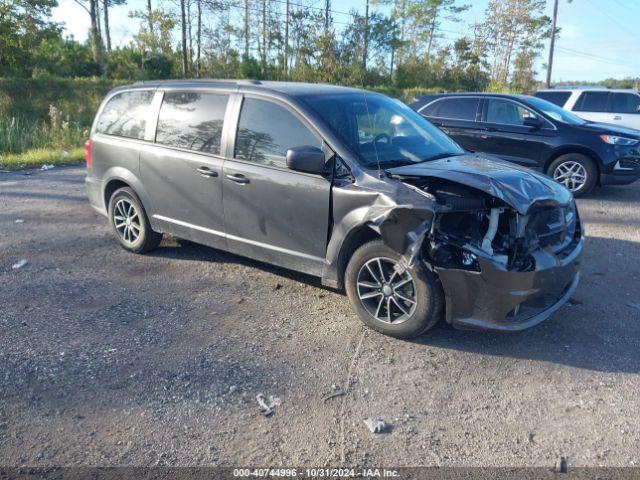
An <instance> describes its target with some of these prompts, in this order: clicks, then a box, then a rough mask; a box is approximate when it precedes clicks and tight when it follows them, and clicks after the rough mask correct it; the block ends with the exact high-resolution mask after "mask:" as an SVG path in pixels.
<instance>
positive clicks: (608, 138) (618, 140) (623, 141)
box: [600, 135, 640, 146]
mask: <svg viewBox="0 0 640 480" xmlns="http://www.w3.org/2000/svg"><path fill="white" fill-rule="evenodd" d="M600 138H601V139H602V140H603V141H605V142H607V143H610V144H611V145H624V146H628V145H635V144H636V143H638V142H639V141H640V140H636V139H635V138H626V137H618V136H616V135H600Z"/></svg>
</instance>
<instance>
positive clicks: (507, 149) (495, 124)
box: [480, 98, 554, 168]
mask: <svg viewBox="0 0 640 480" xmlns="http://www.w3.org/2000/svg"><path fill="white" fill-rule="evenodd" d="M527 117H536V118H540V117H539V116H537V115H536V114H535V113H534V112H533V111H531V110H529V109H528V108H525V107H524V106H522V105H521V104H519V103H516V102H513V101H511V100H508V99H504V98H487V99H486V100H485V105H484V108H483V114H482V118H483V133H482V135H481V137H480V138H481V147H480V151H482V152H486V153H490V154H493V155H496V156H498V157H500V158H503V159H504V160H508V161H510V162H514V163H517V164H519V165H523V166H525V167H530V168H540V167H541V166H542V165H540V159H541V157H542V153H543V151H544V149H545V148H546V143H547V140H548V137H549V136H551V135H553V134H554V130H553V126H552V125H550V124H548V122H546V121H545V120H544V119H540V120H541V121H542V122H543V123H542V125H541V127H539V128H538V127H535V128H534V127H529V126H526V125H524V119H525V118H527Z"/></svg>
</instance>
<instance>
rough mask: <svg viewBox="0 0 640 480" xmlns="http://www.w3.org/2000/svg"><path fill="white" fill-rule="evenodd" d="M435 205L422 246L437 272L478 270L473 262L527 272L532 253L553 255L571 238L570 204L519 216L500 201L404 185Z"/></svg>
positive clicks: (445, 186)
mask: <svg viewBox="0 0 640 480" xmlns="http://www.w3.org/2000/svg"><path fill="white" fill-rule="evenodd" d="M404 182H405V183H407V184H409V185H411V186H413V187H416V188H417V189H420V193H421V194H422V195H425V196H428V197H429V198H431V199H432V200H433V202H434V203H435V208H434V217H433V221H432V222H431V226H430V230H429V233H428V234H427V236H426V237H427V240H426V241H425V242H424V245H423V255H424V257H425V258H424V259H425V260H426V262H427V263H428V264H431V265H433V266H435V267H439V268H463V269H468V270H479V265H478V261H477V260H478V257H484V258H487V259H492V260H493V261H494V262H497V263H499V264H502V265H503V266H504V268H505V269H507V270H511V271H521V272H524V271H531V270H533V269H534V268H535V259H534V257H533V256H532V255H531V254H532V253H533V252H534V251H535V250H538V249H548V250H549V251H550V253H553V254H558V253H561V252H562V251H563V250H564V249H565V248H567V247H568V246H569V245H570V244H571V242H572V240H573V237H574V235H573V234H574V232H575V229H576V224H577V216H576V213H575V204H574V203H573V202H572V203H571V204H570V205H568V206H558V205H557V204H545V203H542V204H540V205H535V206H533V207H532V208H531V209H530V211H529V212H527V214H525V215H522V214H520V213H519V212H517V211H516V210H515V209H514V208H512V207H510V206H509V205H507V204H506V203H505V202H503V201H502V200H500V199H497V198H495V197H492V196H491V195H489V194H487V193H484V192H480V191H478V190H475V189H473V188H471V187H467V186H464V185H460V184H455V183H452V182H448V181H446V180H441V179H432V178H415V179H405V180H404Z"/></svg>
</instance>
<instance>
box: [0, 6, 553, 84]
mask: <svg viewBox="0 0 640 480" xmlns="http://www.w3.org/2000/svg"><path fill="white" fill-rule="evenodd" d="M74 1H75V2H76V3H77V4H79V5H80V6H81V8H82V12H83V13H82V14H83V15H84V16H85V18H86V22H87V30H88V32H89V34H88V39H87V40H86V41H84V42H79V41H77V40H75V39H73V38H71V37H65V35H64V30H63V28H62V25H59V24H56V23H54V22H52V21H51V20H50V18H51V12H52V9H53V8H54V7H56V6H57V2H56V0H0V76H4V77H27V78H28V77H39V76H45V75H51V76H58V77H88V76H103V77H107V78H117V79H132V80H134V79H135V80H142V79H159V78H174V77H215V78H254V79H270V80H293V81H308V82H330V83H337V84H343V85H364V86H370V87H375V86H381V87H385V86H386V87H398V88H411V87H421V88H433V89H446V90H486V89H490V90H491V89H512V90H515V91H524V92H527V91H530V90H532V89H533V88H535V75H536V72H535V70H534V63H535V61H536V59H537V57H538V55H539V54H540V53H541V50H542V48H543V41H544V39H546V38H548V37H549V35H550V33H551V32H550V23H551V22H550V19H549V18H548V17H547V16H546V15H544V8H545V0H491V1H490V2H489V3H488V5H487V7H486V11H485V12H484V16H483V18H482V19H480V20H479V21H477V22H476V23H474V24H472V25H466V24H464V23H463V21H462V16H463V14H464V12H465V11H467V10H468V9H469V8H470V5H468V4H465V3H463V0H362V8H361V9H360V10H355V9H353V10H351V11H343V10H340V7H339V4H338V3H337V2H336V3H335V5H333V4H332V2H331V0H324V1H323V2H322V3H321V4H318V2H311V1H309V0H144V1H135V2H134V1H131V0H130V3H129V4H128V6H129V7H130V13H129V16H130V17H131V18H133V19H135V20H136V21H137V25H138V30H137V32H136V33H135V34H134V35H133V39H132V40H131V41H130V42H129V43H128V44H127V45H122V46H117V47H114V45H113V42H112V33H111V29H112V26H111V24H110V17H109V13H110V9H112V8H113V7H114V6H118V5H123V4H125V3H126V2H127V0H74ZM447 25H448V26H449V28H452V27H451V25H454V26H457V29H456V30H449V29H447V28H445V26H447ZM453 28H455V27H453ZM460 32H462V33H460Z"/></svg>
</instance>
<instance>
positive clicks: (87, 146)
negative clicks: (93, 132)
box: [84, 139, 91, 167]
mask: <svg viewBox="0 0 640 480" xmlns="http://www.w3.org/2000/svg"><path fill="white" fill-rule="evenodd" d="M84 159H85V161H86V162H87V167H90V166H91V139H89V140H87V141H86V142H84Z"/></svg>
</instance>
